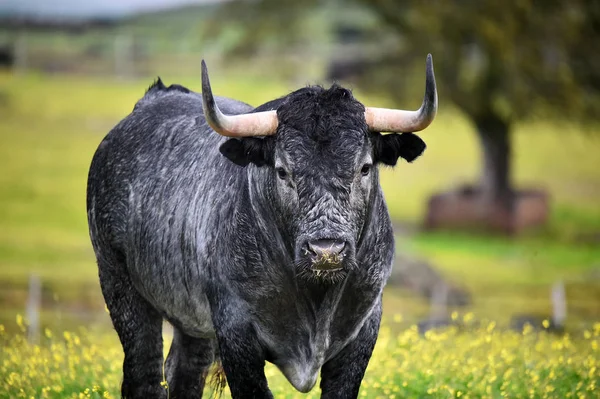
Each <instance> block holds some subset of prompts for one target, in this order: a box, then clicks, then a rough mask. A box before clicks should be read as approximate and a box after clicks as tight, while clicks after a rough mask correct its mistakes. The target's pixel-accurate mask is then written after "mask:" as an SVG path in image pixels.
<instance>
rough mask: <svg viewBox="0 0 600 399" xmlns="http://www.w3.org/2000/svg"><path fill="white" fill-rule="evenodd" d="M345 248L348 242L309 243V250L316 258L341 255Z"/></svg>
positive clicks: (318, 241) (320, 241)
mask: <svg viewBox="0 0 600 399" xmlns="http://www.w3.org/2000/svg"><path fill="white" fill-rule="evenodd" d="M344 248H346V242H345V241H340V240H316V241H309V242H308V250H309V251H310V252H311V253H312V254H313V255H316V256H324V255H339V254H340V253H341V252H342V251H343V250H344Z"/></svg>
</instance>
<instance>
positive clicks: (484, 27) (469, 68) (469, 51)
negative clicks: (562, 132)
mask: <svg viewBox="0 0 600 399" xmlns="http://www.w3.org/2000/svg"><path fill="white" fill-rule="evenodd" d="M325 3H327V2H318V1H315V0H298V1H296V2H294V8H295V11H296V12H298V10H302V12H304V13H306V10H307V9H313V10H314V9H318V8H319V7H323V6H324V4H325ZM351 3H352V4H354V5H356V4H359V5H361V7H362V8H363V9H364V10H366V11H368V12H369V13H370V14H371V15H374V16H375V17H376V18H377V19H378V21H379V24H378V29H379V32H378V34H379V35H381V36H390V35H391V36H393V37H395V38H396V39H397V43H398V45H397V46H394V47H393V49H389V51H387V52H383V53H382V54H380V56H379V57H373V56H372V55H369V59H367V60H355V61H356V63H359V64H361V65H362V66H363V67H361V68H354V69H352V68H347V70H349V71H355V72H356V74H355V76H354V78H356V79H357V82H358V83H359V84H360V83H361V82H362V83H363V84H362V88H363V89H365V90H376V91H379V92H385V93H387V94H388V95H390V96H392V97H396V99H397V100H404V98H401V97H404V95H405V93H406V90H404V87H403V86H402V85H403V84H404V83H405V81H403V80H401V79H397V78H396V76H397V74H398V71H399V70H406V67H407V66H410V65H415V63H416V64H417V65H418V66H419V68H420V69H422V64H423V59H424V55H425V54H426V53H429V52H430V53H433V54H434V64H435V68H436V75H437V82H438V90H439V93H440V99H441V101H442V102H444V101H450V102H452V103H453V104H454V105H455V106H456V107H457V108H458V109H460V110H461V111H462V112H464V113H465V114H466V115H467V116H468V118H469V119H470V120H471V121H472V123H473V125H474V127H475V128H476V131H477V133H478V136H479V140H480V143H481V148H482V152H483V167H482V173H481V177H480V182H479V186H478V187H477V191H478V193H479V201H481V202H483V203H484V204H485V203H487V204H488V205H489V206H490V207H501V208H504V209H506V210H508V212H510V210H511V209H512V207H513V202H514V199H515V192H514V190H513V186H512V184H511V169H510V165H511V163H510V159H511V158H510V155H511V135H510V132H511V128H512V127H513V126H514V124H515V123H516V122H518V121H520V120H523V119H525V118H528V117H530V116H531V115H532V114H534V113H536V114H539V113H540V112H546V113H554V114H556V113H559V114H560V115H561V118H562V117H572V118H579V117H585V118H590V117H591V118H598V117H600V112H598V111H600V102H599V98H600V96H599V94H600V54H599V53H598V52H597V51H595V49H594V48H593V44H592V43H600V40H599V39H600V2H598V1H596V0H516V1H509V2H506V1H502V0H404V1H396V0H355V1H352V2H351ZM234 4H235V5H234V6H235V7H236V8H237V10H238V12H239V11H240V8H239V7H240V6H243V5H245V7H248V3H246V2H234ZM250 4H251V8H252V9H253V10H254V14H253V17H252V18H247V19H246V24H250V25H252V24H253V23H258V24H259V25H261V27H262V28H261V31H262V32H265V31H269V27H270V26H275V25H273V24H269V23H263V22H264V21H269V20H270V21H273V20H275V21H277V18H275V19H273V15H277V12H279V11H280V10H281V8H282V5H281V4H282V3H281V2H279V1H277V0H261V1H259V2H251V3H250ZM341 4H342V2H337V5H338V6H341ZM344 4H345V3H344ZM279 22H281V21H279ZM277 33H278V35H279V36H280V37H281V36H283V37H286V30H285V29H283V30H279V31H278V32H277ZM249 37H250V39H249V40H250V41H252V35H250V36H249ZM248 44H249V43H248V42H246V43H244V45H245V46H247V45H248ZM252 44H256V43H252ZM365 65H366V66H368V67H366V68H365V67H364V66H365ZM338 77H339V76H338Z"/></svg>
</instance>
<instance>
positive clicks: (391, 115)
mask: <svg viewBox="0 0 600 399" xmlns="http://www.w3.org/2000/svg"><path fill="white" fill-rule="evenodd" d="M425 74H426V76H425V97H424V98H423V104H421V108H419V109H418V110H416V111H404V110H401V109H387V108H373V107H367V108H366V110H365V119H366V121H367V125H368V126H369V128H370V129H371V130H372V131H375V132H397V133H401V132H418V131H419V130H423V129H425V128H426V127H427V126H429V124H430V123H431V122H432V121H433V119H434V118H435V114H436V113H437V105H438V98H437V89H436V87H435V76H434V74H433V62H432V60H431V54H428V55H427V66H426V72H425Z"/></svg>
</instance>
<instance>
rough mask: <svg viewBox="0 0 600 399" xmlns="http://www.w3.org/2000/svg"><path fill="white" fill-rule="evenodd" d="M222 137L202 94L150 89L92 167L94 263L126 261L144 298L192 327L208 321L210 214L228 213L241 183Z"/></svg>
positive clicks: (203, 327)
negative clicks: (205, 111)
mask: <svg viewBox="0 0 600 399" xmlns="http://www.w3.org/2000/svg"><path fill="white" fill-rule="evenodd" d="M221 105H222V107H223V108H225V109H224V111H225V112H229V113H239V112H244V111H248V110H249V107H248V106H246V105H244V104H241V103H234V102H231V101H230V102H227V101H224V100H221ZM228 108H229V109H228ZM223 141H224V138H222V137H221V136H219V135H217V134H216V133H215V132H213V131H212V130H211V129H210V128H208V127H207V125H206V123H205V122H204V118H203V117H202V102H201V99H200V97H199V96H198V95H196V94H192V93H185V92H183V91H181V92H179V91H177V92H168V91H167V92H157V93H152V92H150V93H149V94H148V95H146V96H145V97H144V98H143V99H142V100H141V101H140V102H139V103H138V104H137V105H136V107H135V109H134V111H133V112H132V113H131V114H130V115H129V116H128V117H126V118H125V119H124V120H123V121H121V123H119V124H118V125H117V126H116V127H115V128H114V129H113V130H112V131H111V132H110V133H109V134H108V135H107V137H106V138H105V139H104V140H103V142H102V143H101V144H100V146H99V148H98V150H97V152H96V154H95V155H94V159H93V161H92V165H91V167H90V174H89V180H88V219H89V223H90V234H91V238H92V242H93V245H94V249H95V251H96V254H97V257H98V258H99V267H101V268H102V267H115V268H119V267H124V268H125V269H126V272H127V274H128V276H129V277H130V279H131V282H132V284H133V285H134V286H135V288H136V289H137V290H138V291H139V292H140V293H141V294H142V295H143V296H144V297H145V298H146V299H147V300H148V301H149V302H151V303H152V304H153V305H154V306H155V307H156V308H157V309H159V310H160V311H161V312H162V313H163V314H164V315H165V316H166V317H167V318H169V319H171V320H172V321H174V322H176V323H177V324H179V325H180V326H181V327H182V328H184V329H185V330H192V331H189V332H191V333H194V334H193V335H202V334H204V333H210V332H211V330H212V326H210V317H206V316H207V314H208V304H207V301H206V297H205V294H204V289H203V286H204V281H205V280H206V272H207V271H206V268H205V267H204V263H205V262H206V259H207V258H208V256H209V255H210V249H211V246H212V245H213V244H212V241H213V240H214V239H215V236H216V235H217V234H218V230H215V227H218V226H215V220H218V219H220V221H221V223H223V222H224V221H223V218H226V217H227V215H231V213H232V212H231V210H230V209H228V207H229V206H231V196H232V195H231V191H232V190H238V191H239V186H240V185H242V184H244V172H243V170H242V169H241V168H239V167H237V166H235V165H233V164H232V163H230V162H228V161H227V160H226V159H225V158H224V157H223V156H222V155H221V154H220V153H219V150H218V148H219V145H220V144H221V143H222V142H223ZM228 199H229V200H228ZM101 260H105V262H101ZM203 323H204V324H203Z"/></svg>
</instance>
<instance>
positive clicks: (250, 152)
mask: <svg viewBox="0 0 600 399" xmlns="http://www.w3.org/2000/svg"><path fill="white" fill-rule="evenodd" d="M219 151H220V152H221V154H223V156H225V158H227V159H229V160H230V161H231V162H233V163H235V164H236V165H240V166H247V165H248V164H250V163H253V164H255V165H256V166H264V165H271V166H272V165H273V151H274V142H273V139H272V138H269V137H267V138H264V139H263V138H260V139H259V138H256V137H244V138H241V139H229V140H227V141H226V142H224V143H223V144H221V147H220V148H219Z"/></svg>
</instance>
